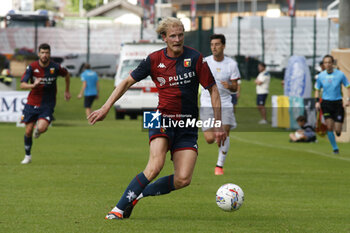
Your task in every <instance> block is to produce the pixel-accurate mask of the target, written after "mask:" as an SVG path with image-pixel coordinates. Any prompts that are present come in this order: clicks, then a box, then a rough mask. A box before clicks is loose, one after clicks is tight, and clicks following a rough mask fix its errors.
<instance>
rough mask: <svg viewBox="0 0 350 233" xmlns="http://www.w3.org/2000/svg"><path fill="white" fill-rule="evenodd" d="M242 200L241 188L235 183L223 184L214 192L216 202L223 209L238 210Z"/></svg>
mask: <svg viewBox="0 0 350 233" xmlns="http://www.w3.org/2000/svg"><path fill="white" fill-rule="evenodd" d="M243 201H244V192H243V190H242V189H241V188H240V187H239V186H238V185H235V184H230V183H228V184H224V185H222V186H221V187H220V188H219V189H218V191H217V192H216V204H217V205H218V206H219V207H220V208H221V209H222V210H224V211H235V210H238V209H239V208H240V207H241V206H242V204H243Z"/></svg>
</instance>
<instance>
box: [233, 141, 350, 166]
mask: <svg viewBox="0 0 350 233" xmlns="http://www.w3.org/2000/svg"><path fill="white" fill-rule="evenodd" d="M230 138H233V139H235V140H237V141H241V142H245V143H250V144H255V145H258V146H263V147H270V148H279V149H283V150H293V151H297V152H308V153H311V154H315V155H320V156H324V157H327V158H331V159H338V160H343V161H348V162H350V158H344V157H340V156H339V155H338V156H335V155H334V156H332V155H329V154H326V153H322V152H318V151H314V150H310V149H306V150H300V149H296V148H292V147H287V146H276V145H269V144H263V143H260V142H252V141H249V140H246V139H242V138H239V137H236V136H233V135H230Z"/></svg>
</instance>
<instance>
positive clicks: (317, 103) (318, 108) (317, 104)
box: [315, 102, 321, 111]
mask: <svg viewBox="0 0 350 233" xmlns="http://www.w3.org/2000/svg"><path fill="white" fill-rule="evenodd" d="M315 108H316V111H320V109H321V104H320V102H316V104H315Z"/></svg>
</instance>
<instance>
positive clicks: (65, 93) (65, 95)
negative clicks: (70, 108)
mask: <svg viewBox="0 0 350 233" xmlns="http://www.w3.org/2000/svg"><path fill="white" fill-rule="evenodd" d="M70 97H71V95H70V93H69V91H65V92H64V99H65V100H66V101H68V100H69V99H70Z"/></svg>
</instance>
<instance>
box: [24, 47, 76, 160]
mask: <svg viewBox="0 0 350 233" xmlns="http://www.w3.org/2000/svg"><path fill="white" fill-rule="evenodd" d="M50 53H51V48H50V45H48V44H45V43H44V44H41V45H40V46H39V52H38V56H39V60H38V61H35V62H33V63H32V64H30V65H29V66H28V67H27V69H26V71H25V73H24V74H23V76H22V79H21V86H20V87H21V88H22V89H25V90H28V89H29V90H31V91H30V93H29V95H28V98H27V100H28V101H27V104H26V105H25V107H24V109H23V115H22V122H24V123H25V125H26V127H25V135H24V148H25V153H26V154H25V156H24V159H23V160H22V162H21V163H22V164H28V163H30V162H31V161H32V156H31V148H32V144H33V141H32V135H33V136H34V138H38V137H39V136H40V134H42V133H44V132H46V130H47V128H48V126H49V125H50V123H51V121H52V120H53V112H54V108H55V105H56V92H57V87H56V80H57V77H58V76H64V77H65V81H66V89H65V92H64V98H65V99H66V100H69V99H70V97H71V96H70V93H69V83H70V76H69V73H68V71H67V70H66V69H65V68H62V67H61V66H60V65H59V64H56V63H54V62H53V61H51V60H50ZM35 124H36V127H35V130H34V126H35ZM33 130H34V133H33Z"/></svg>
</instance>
